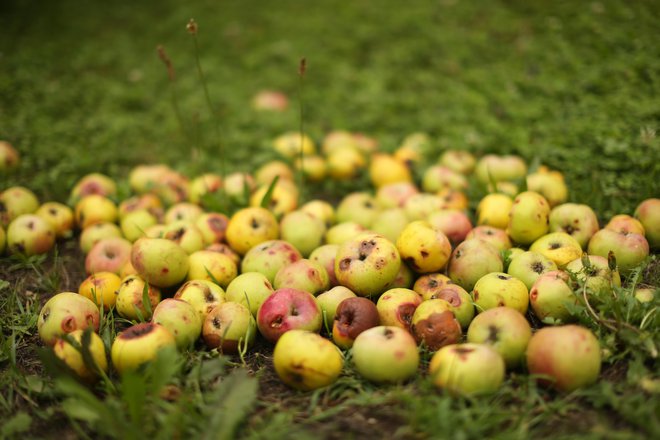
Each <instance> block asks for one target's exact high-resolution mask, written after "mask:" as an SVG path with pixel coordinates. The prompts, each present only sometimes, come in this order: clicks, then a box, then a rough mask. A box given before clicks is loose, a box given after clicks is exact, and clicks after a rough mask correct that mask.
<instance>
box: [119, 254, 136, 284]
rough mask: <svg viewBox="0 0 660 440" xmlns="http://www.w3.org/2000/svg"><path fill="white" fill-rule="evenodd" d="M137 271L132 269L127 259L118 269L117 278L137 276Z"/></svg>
mask: <svg viewBox="0 0 660 440" xmlns="http://www.w3.org/2000/svg"><path fill="white" fill-rule="evenodd" d="M137 274H138V273H137V270H135V268H134V267H133V264H132V263H131V260H130V259H129V260H128V261H127V262H126V263H124V265H123V266H122V267H121V269H119V278H120V279H122V280H123V279H124V278H126V277H127V276H129V275H137Z"/></svg>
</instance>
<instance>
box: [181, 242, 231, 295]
mask: <svg viewBox="0 0 660 440" xmlns="http://www.w3.org/2000/svg"><path fill="white" fill-rule="evenodd" d="M236 275H238V267H237V266H236V263H234V261H233V260H232V259H231V258H230V257H228V256H227V255H224V254H221V253H218V252H213V251H204V250H202V251H197V252H193V253H192V254H190V256H189V257H188V276H187V277H186V279H188V280H208V281H213V282H214V283H216V284H218V285H219V286H220V287H222V288H223V289H226V288H227V286H228V285H229V283H231V281H232V280H233V279H234V278H236Z"/></svg>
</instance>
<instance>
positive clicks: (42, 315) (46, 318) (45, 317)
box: [41, 309, 50, 322]
mask: <svg viewBox="0 0 660 440" xmlns="http://www.w3.org/2000/svg"><path fill="white" fill-rule="evenodd" d="M41 317H42V319H43V320H44V322H46V321H47V320H48V318H49V317H50V309H45V310H44V311H43V313H42V314H41Z"/></svg>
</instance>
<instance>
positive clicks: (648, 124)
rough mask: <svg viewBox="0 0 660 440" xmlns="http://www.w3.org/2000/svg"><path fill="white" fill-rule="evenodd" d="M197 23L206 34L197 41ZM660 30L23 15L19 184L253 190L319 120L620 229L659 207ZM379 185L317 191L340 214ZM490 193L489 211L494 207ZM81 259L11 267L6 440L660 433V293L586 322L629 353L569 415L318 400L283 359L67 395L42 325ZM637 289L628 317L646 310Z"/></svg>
mask: <svg viewBox="0 0 660 440" xmlns="http://www.w3.org/2000/svg"><path fill="white" fill-rule="evenodd" d="M191 17H192V18H195V20H196V21H197V23H198V25H199V31H198V34H197V36H196V40H195V42H194V43H193V42H191V36H190V35H189V34H188V33H187V32H186V24H187V23H188V20H189V19H190V18H191ZM659 18H660V8H658V6H657V5H656V4H655V3H654V2H652V1H639V2H634V3H632V4H631V3H630V2H624V1H601V2H588V3H585V2H552V3H551V2H524V1H513V0H512V1H497V2H458V1H453V0H441V1H433V2H431V1H422V2H415V3H414V4H412V5H406V6H405V7H402V6H401V4H400V2H394V1H384V2H379V3H378V6H376V5H375V4H372V3H370V2H341V1H338V0H337V1H323V2H318V3H316V4H315V6H314V7H312V6H308V5H307V4H306V3H304V2H297V1H294V0H282V1H279V2H277V3H276V4H275V3H272V2H252V3H251V6H250V7H249V8H246V7H245V5H244V2H238V1H228V2H222V3H217V2H202V1H195V2H185V3H181V2H175V1H172V0H165V1H159V2H156V1H144V2H83V1H72V0H63V1H60V2H45V3H44V2H37V1H34V0H24V1H19V0H12V1H7V2H3V3H2V5H0V26H1V28H2V29H3V32H2V35H1V36H0V61H1V65H2V69H0V90H2V93H0V138H3V139H7V140H9V141H11V142H12V143H13V144H14V145H15V146H16V147H17V148H18V149H19V151H20V152H21V154H22V157H23V166H22V167H21V168H20V170H18V171H17V172H16V173H13V174H10V175H6V176H2V177H0V179H1V180H0V186H1V187H3V188H4V187H7V186H10V185H14V184H23V185H26V186H29V187H30V188H31V189H33V190H34V191H36V192H37V193H38V194H39V196H40V197H41V199H42V200H59V201H66V199H67V197H68V194H69V191H70V189H71V187H72V186H73V184H74V182H75V181H76V180H77V179H79V178H80V177H81V176H82V175H84V174H86V173H89V172H94V171H100V172H104V173H107V174H109V175H111V176H113V177H115V178H116V179H118V180H122V179H124V178H125V177H126V175H127V172H128V170H129V169H130V167H132V166H134V165H135V164H137V163H144V162H155V161H158V162H160V161H162V162H166V163H168V164H170V165H172V166H174V167H175V168H177V169H179V170H181V171H182V172H184V173H188V174H190V175H194V174H196V173H200V172H203V171H218V170H219V169H221V168H222V167H224V166H225V165H223V163H224V164H226V168H227V170H228V171H232V170H243V171H253V170H254V169H255V167H256V166H258V165H261V164H263V163H265V162H266V161H268V160H270V159H272V158H275V153H273V152H272V150H271V148H270V140H271V139H272V138H273V137H274V136H276V135H278V134H280V133H282V132H285V131H296V130H298V129H299V127H300V125H301V123H302V122H304V128H305V131H306V132H308V133H309V134H310V135H311V136H312V137H313V138H314V139H316V140H320V139H321V138H322V137H323V135H324V134H325V133H327V132H328V131H329V130H331V129H349V130H355V131H361V132H364V133H367V134H369V135H372V136H375V137H376V138H378V140H379V141H380V143H381V147H382V149H384V150H393V149H394V148H396V147H397V146H398V145H399V143H400V142H401V140H402V139H403V138H404V137H405V136H406V135H407V134H410V133H412V132H416V131H423V132H425V133H428V134H429V136H430V138H431V141H432V143H431V148H430V154H429V156H428V157H427V160H428V161H429V162H433V161H435V159H436V157H437V156H438V155H439V153H440V152H441V151H442V150H443V149H446V148H461V149H467V150H469V151H472V152H474V153H476V154H483V153H486V152H496V153H515V154H519V155H521V156H523V157H524V158H525V159H526V160H527V161H528V163H536V162H539V161H540V162H542V163H544V164H547V165H549V166H550V167H552V168H556V169H559V170H561V171H562V172H563V173H564V175H565V177H566V180H567V183H568V186H569V189H570V196H569V197H570V199H571V200H572V201H576V202H580V203H587V204H589V205H590V206H592V207H593V208H594V210H595V211H596V212H597V213H598V215H599V217H600V219H601V221H602V220H606V219H608V218H609V217H611V216H612V215H614V214H616V213H632V211H633V210H634V208H635V206H636V205H637V204H638V203H639V202H640V201H641V200H643V199H645V198H648V197H653V196H655V197H657V196H658V195H659V194H660V142H659V141H658V137H657V135H656V131H657V129H658V126H659V122H660V113H659V110H658V98H659V96H660V93H659V92H660V90H659V88H660V46H659V45H658V44H657V23H658V19H659ZM194 44H196V45H197V46H198V50H196V49H195V47H194ZM158 45H162V46H163V47H164V48H165V50H166V52H167V54H168V55H169V57H170V58H171V61H172V67H173V69H174V74H175V80H174V81H170V80H169V78H168V72H167V70H166V68H165V67H164V65H163V63H162V61H161V60H160V59H159V57H158V54H157V51H156V47H157V46H158ZM198 57H199V58H198ZM302 57H305V58H306V60H307V69H306V73H305V78H304V82H305V84H304V102H303V103H302V104H300V103H299V102H297V101H296V100H297V99H298V97H299V93H302V86H301V83H300V81H301V78H300V76H299V75H298V67H299V62H300V59H301V58H302ZM198 61H199V65H201V66H202V68H203V75H204V78H205V81H206V84H202V83H201V82H200V75H199V72H200V69H199V67H198V66H199V65H198V64H197V63H198ZM207 88H208V92H206V89H207ZM262 88H276V89H281V90H283V91H284V92H286V93H287V94H288V95H289V96H290V98H291V104H292V105H291V106H290V108H289V110H287V111H286V112H284V113H281V114H263V113H258V112H255V111H253V110H252V109H251V108H250V106H249V101H250V99H251V97H252V96H253V94H254V93H255V92H256V91H257V90H259V89H262ZM173 96H174V100H175V102H176V105H177V107H178V113H179V114H180V120H179V116H177V111H175V108H174V107H173V105H172V99H173V98H172V97H173ZM207 96H208V98H207ZM303 107H304V121H301V119H300V113H301V111H302V108H303ZM219 145H222V146H223V151H224V154H220V150H219ZM195 150H196V151H198V153H196V154H193V151H195ZM364 181H365V179H358V180H357V181H356V182H353V183H349V184H345V185H322V186H318V185H317V186H316V187H313V188H309V190H310V194H314V193H317V194H318V193H323V194H324V195H326V196H327V197H330V198H335V199H336V198H337V197H338V195H339V194H340V193H341V192H344V191H347V190H351V189H355V188H358V187H360V185H363V183H364ZM306 185H307V183H306ZM310 186H311V185H310ZM470 195H471V203H472V207H474V203H476V201H477V200H478V196H479V193H478V191H476V192H474V194H470ZM58 251H59V252H58V254H57V255H50V256H49V257H48V258H47V259H44V258H33V259H29V260H24V259H23V260H21V259H13V258H12V259H10V258H4V259H3V260H2V261H1V264H0V279H2V280H5V281H3V282H0V289H1V290H0V326H1V328H2V333H1V336H0V389H1V390H2V391H1V392H0V418H2V420H3V421H4V422H3V424H2V426H1V427H0V436H6V437H12V436H25V435H28V436H30V437H39V438H53V437H61V436H62V435H69V436H79V437H97V436H99V435H100V436H104V437H124V438H132V437H138V436H139V437H144V436H146V435H149V436H156V437H163V438H171V437H175V436H183V435H200V436H204V437H216V438H218V437H219V438H232V436H239V435H240V436H241V437H246V438H263V437H265V436H268V437H269V438H287V439H289V438H319V437H322V438H323V437H325V438H340V437H341V438H351V436H353V438H364V437H367V438H370V437H371V438H376V437H379V438H384V437H389V438H456V439H464V438H477V437H480V438H482V437H489V438H506V439H509V438H529V437H534V438H621V439H624V438H625V439H627V438H654V437H658V436H659V435H660V420H659V417H658V414H660V399H659V398H658V393H659V392H660V385H659V382H658V381H659V380H660V379H659V378H658V375H657V372H658V370H659V367H660V365H659V363H658V355H657V348H658V347H659V346H660V337H659V333H660V332H659V331H658V328H659V327H658V319H659V318H658V314H657V313H655V314H653V313H652V312H651V311H652V310H653V308H654V307H657V305H658V304H657V303H658V299H657V295H656V300H655V302H654V303H652V304H650V305H646V306H644V305H641V304H638V303H636V302H634V301H632V300H631V301H621V302H612V303H611V304H607V306H606V307H604V308H603V309H602V310H603V312H602V313H603V316H602V317H601V318H603V319H607V320H611V322H614V323H615V324H616V325H615V326H614V330H611V329H608V328H607V327H606V326H604V325H603V324H602V322H599V321H597V320H595V319H594V318H593V316H591V315H590V314H588V313H586V311H585V310H576V311H575V312H576V314H577V315H579V319H580V321H581V322H582V323H583V324H584V325H587V326H589V327H590V328H592V329H593V330H594V331H595V332H596V333H597V334H598V336H599V338H600V339H601V343H602V344H603V345H604V347H606V348H607V350H609V353H611V355H610V358H608V359H607V360H606V361H605V363H604V372H603V376H602V379H601V381H600V382H599V383H598V384H596V385H595V386H593V387H590V388H588V389H585V390H581V391H578V392H575V393H571V394H568V395H560V394H556V393H554V392H552V391H548V390H544V389H539V388H537V387H536V385H535V384H534V383H533V382H532V381H530V380H529V379H528V377H527V376H526V375H524V374H521V373H513V374H512V375H510V376H509V377H508V379H507V382H506V384H505V386H504V387H503V388H502V389H501V390H500V392H498V393H497V394H496V395H494V396H492V397H487V398H482V399H474V400H471V399H458V398H452V397H450V396H448V395H446V394H444V393H441V392H438V391H436V390H434V389H433V388H432V387H431V386H430V384H429V383H428V380H427V379H426V378H425V377H424V375H420V377H419V379H417V380H415V381H413V382H412V383H410V384H407V385H404V386H395V387H375V386H373V385H371V384H369V383H366V382H364V381H363V380H361V379H359V377H358V376H357V375H356V373H355V372H354V371H353V370H352V368H351V367H350V365H349V366H347V368H346V371H345V373H344V375H343V376H342V377H341V378H340V380H339V381H338V382H337V383H336V384H335V385H333V386H332V387H329V388H328V389H325V390H321V391H318V392H314V393H298V392H293V391H291V390H290V389H288V388H287V387H285V386H284V385H283V384H281V382H280V381H279V379H277V377H276V376H275V375H274V372H273V370H272V367H271V365H270V356H271V350H272V348H271V347H269V346H267V345H266V344H265V343H264V344H261V345H259V346H258V347H257V348H256V349H255V350H252V351H251V352H249V353H248V354H247V356H246V359H245V366H243V364H242V363H241V362H240V360H239V359H233V358H226V357H221V356H218V355H217V353H186V354H185V355H183V356H182V357H181V358H180V359H179V358H177V359H178V360H177V361H175V360H173V359H165V360H163V361H162V363H161V364H157V365H159V366H163V365H164V366H169V367H170V368H164V369H162V370H159V369H158V368H153V369H152V373H153V374H152V375H151V376H149V379H148V380H146V381H144V383H143V382H142V381H140V380H138V379H136V378H135V377H132V378H131V377H129V378H124V379H122V380H121V381H116V382H115V383H116V384H117V386H116V389H111V388H108V389H103V387H102V386H101V387H99V388H98V389H94V388H93V389H91V390H90V389H89V388H86V387H83V386H81V385H79V384H76V383H75V382H72V381H71V380H68V379H66V378H65V377H60V376H59V375H55V377H58V379H55V380H52V379H50V378H49V376H46V375H44V367H43V361H42V360H41V359H40V357H39V350H38V348H39V346H40V343H39V342H38V337H36V335H35V333H36V316H37V313H38V311H39V308H40V306H41V304H42V303H43V301H44V300H45V298H47V297H49V296H50V295H51V294H53V293H54V292H56V291H62V290H76V289H77V286H78V283H79V282H80V281H81V280H82V278H83V274H82V256H81V255H80V253H79V252H78V251H77V250H76V245H75V243H73V242H72V241H69V242H65V243H63V244H61V245H60V246H59V248H58ZM659 266H660V265H659V263H658V260H657V257H655V259H652V260H651V261H649V262H648V265H647V266H646V268H645V269H640V271H639V277H638V279H639V280H640V281H641V280H644V281H646V282H648V283H651V284H652V285H655V286H658V285H660V282H659V278H660V268H659ZM634 279H635V278H634V277H629V279H628V283H627V284H625V285H624V286H625V287H624V289H623V290H621V291H620V292H619V295H620V297H622V298H629V297H630V290H631V288H632V285H633V284H634ZM608 322H609V321H608ZM624 322H625V323H627V324H626V325H624V324H621V323H624ZM642 323H644V324H643V328H640V327H642ZM631 327H633V328H636V329H637V330H631ZM654 349H655V351H654ZM427 361H428V359H427V360H426V361H425V362H424V365H423V366H422V369H423V368H424V367H425V366H426V362H427ZM46 364H48V362H47V361H46ZM53 368H55V367H53ZM245 368H246V369H247V371H248V372H249V373H250V374H249V375H245V374H243V373H242V371H243V370H244V369H245ZM165 385H167V386H165ZM163 390H167V392H168V394H167V395H166V396H165V397H168V398H166V399H164V398H163V392H164V391H163ZM234 396H240V397H238V398H237V397H234Z"/></svg>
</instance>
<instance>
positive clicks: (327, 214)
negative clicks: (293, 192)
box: [300, 199, 335, 228]
mask: <svg viewBox="0 0 660 440" xmlns="http://www.w3.org/2000/svg"><path fill="white" fill-rule="evenodd" d="M300 210H301V211H302V212H306V213H308V214H312V215H313V216H314V217H316V218H318V219H319V220H321V221H322V222H323V223H324V224H325V226H326V228H329V227H331V226H332V225H333V224H335V208H334V207H333V206H332V205H331V204H330V203H329V202H326V201H325V200H321V199H313V200H310V201H309V202H307V203H305V204H304V205H302V206H301V207H300Z"/></svg>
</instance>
